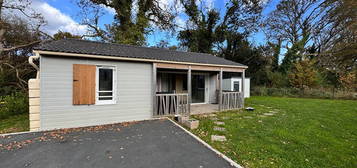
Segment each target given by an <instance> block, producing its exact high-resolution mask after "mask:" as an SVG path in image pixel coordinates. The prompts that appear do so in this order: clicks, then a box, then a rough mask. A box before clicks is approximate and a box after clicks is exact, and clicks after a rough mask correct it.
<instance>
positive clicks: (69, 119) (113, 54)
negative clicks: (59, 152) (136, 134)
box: [29, 39, 248, 131]
mask: <svg viewBox="0 0 357 168" xmlns="http://www.w3.org/2000/svg"><path fill="white" fill-rule="evenodd" d="M33 52H34V53H35V56H31V57H30V58H29V62H30V64H31V65H33V66H34V67H35V68H36V69H37V70H38V73H37V77H36V79H30V81H29V97H30V130H31V131H34V130H48V129H57V128H69V127H81V126H90V125H99V124H109V123H117V122H123V121H134V120H146V119H151V118H155V117H160V116H169V115H190V114H192V113H194V112H195V113H196V112H199V113H202V112H209V111H204V110H206V109H208V108H207V107H208V106H210V107H213V108H211V109H213V110H216V111H219V110H226V109H234V108H242V107H243V104H244V98H243V97H244V92H240V91H223V89H222V82H223V73H227V74H228V73H233V74H239V76H240V78H242V79H243V80H244V79H245V69H247V68H248V67H247V66H245V65H242V64H239V63H236V62H232V61H229V60H226V59H224V58H220V57H216V56H213V55H210V54H203V53H194V52H181V51H173V50H168V49H158V48H149V47H138V46H131V45H121V44H112V43H102V42H94V41H87V40H76V39H64V40H58V41H51V42H47V43H43V44H41V45H40V46H38V47H36V48H35V49H34V51H33ZM33 59H39V67H38V66H37V65H35V64H34V63H33ZM241 87H242V90H244V82H243V83H242V84H241ZM205 106H206V107H205ZM201 107H204V108H203V109H202V110H200V108H201ZM215 107H217V108H216V109H215Z"/></svg>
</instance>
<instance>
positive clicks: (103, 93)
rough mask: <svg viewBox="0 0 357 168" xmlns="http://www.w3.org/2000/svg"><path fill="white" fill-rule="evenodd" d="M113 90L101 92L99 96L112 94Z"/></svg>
mask: <svg viewBox="0 0 357 168" xmlns="http://www.w3.org/2000/svg"><path fill="white" fill-rule="evenodd" d="M112 93H113V92H99V96H112Z"/></svg>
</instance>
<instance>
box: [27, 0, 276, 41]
mask: <svg viewBox="0 0 357 168" xmlns="http://www.w3.org/2000/svg"><path fill="white" fill-rule="evenodd" d="M159 1H161V3H162V4H164V5H165V4H166V5H174V3H175V0H159ZM225 2H226V0H202V5H203V6H204V7H206V8H215V9H217V10H219V11H220V12H221V13H224V12H225V7H224V5H225ZM277 2H278V0H271V1H269V2H267V7H266V8H265V9H264V10H263V15H265V16H266V15H267V14H268V13H269V12H271V11H272V10H273V9H274V8H275V6H276V4H277ZM30 7H31V8H32V9H34V10H35V11H36V12H38V13H41V14H42V15H43V17H44V18H45V20H46V21H47V24H46V25H45V26H44V27H43V31H45V32H46V33H48V34H50V35H53V34H55V33H56V32H58V31H66V32H71V33H72V34H79V35H82V34H85V33H86V30H87V27H86V26H84V25H81V24H80V23H81V20H82V18H81V17H80V16H79V11H80V8H79V7H78V6H77V5H76V2H75V0H32V3H31V6H30ZM104 9H105V12H106V14H105V15H104V16H103V17H102V18H101V26H103V25H104V24H110V23H111V22H112V21H113V17H114V10H113V9H110V8H104ZM178 12H179V15H178V17H177V18H176V19H175V22H176V23H177V24H178V25H182V26H184V24H185V20H186V19H187V16H185V14H184V13H183V10H182V9H180V8H178ZM160 40H168V41H169V45H178V43H179V41H178V40H177V39H176V36H175V35H172V34H171V33H169V32H165V31H161V30H158V29H156V30H154V31H153V32H152V33H150V34H149V35H148V36H147V44H148V46H154V45H156V44H157V43H158V42H160ZM249 40H250V41H251V42H252V43H253V44H254V45H260V44H264V43H265V40H266V39H265V36H264V33H263V32H261V31H258V32H256V33H254V34H253V35H252V36H251V37H250V38H249Z"/></svg>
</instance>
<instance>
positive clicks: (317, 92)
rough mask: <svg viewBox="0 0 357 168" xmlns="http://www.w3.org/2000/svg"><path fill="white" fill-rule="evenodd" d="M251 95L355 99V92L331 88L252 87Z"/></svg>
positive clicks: (356, 96) (356, 95)
mask: <svg viewBox="0 0 357 168" xmlns="http://www.w3.org/2000/svg"><path fill="white" fill-rule="evenodd" d="M251 95H253V96H277V97H304V98H322V99H355V100H356V99H357V93H355V92H351V91H346V90H341V89H335V90H334V89H331V88H305V89H298V88H267V87H254V88H253V89H252V90H251Z"/></svg>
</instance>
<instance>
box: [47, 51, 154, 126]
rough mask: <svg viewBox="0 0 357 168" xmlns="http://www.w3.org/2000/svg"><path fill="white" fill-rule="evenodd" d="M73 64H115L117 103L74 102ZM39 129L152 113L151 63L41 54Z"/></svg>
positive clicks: (121, 118)
mask: <svg viewBox="0 0 357 168" xmlns="http://www.w3.org/2000/svg"><path fill="white" fill-rule="evenodd" d="M73 64H93V65H111V66H116V69H117V71H116V73H117V74H116V75H117V83H116V84H117V93H115V94H116V95H117V103H116V104H111V105H73V104H72V101H73V100H72V89H73V86H72V81H73V67H72V66H73ZM40 73H41V113H40V114H41V116H40V117H41V129H42V130H46V129H55V128H69V127H79V126H89V125H98V124H108V123H116V122H123V121H133V120H144V119H150V118H151V117H152V115H151V114H152V112H151V111H152V95H151V94H152V92H151V88H152V86H151V85H152V83H151V80H152V65H151V64H148V63H135V62H118V61H103V60H87V59H73V58H60V57H49V56H41V71H40Z"/></svg>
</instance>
